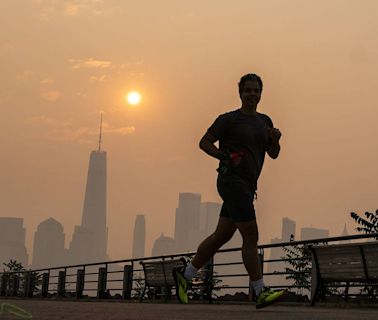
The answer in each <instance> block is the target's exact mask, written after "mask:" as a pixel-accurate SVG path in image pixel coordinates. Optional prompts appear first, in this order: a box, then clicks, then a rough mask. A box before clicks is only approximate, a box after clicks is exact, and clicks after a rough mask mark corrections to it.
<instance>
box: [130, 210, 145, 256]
mask: <svg viewBox="0 0 378 320" xmlns="http://www.w3.org/2000/svg"><path fill="white" fill-rule="evenodd" d="M145 245H146V223H145V219H144V215H142V214H138V215H137V216H136V218H135V225H134V236H133V251H132V258H133V259H135V258H144V249H145Z"/></svg>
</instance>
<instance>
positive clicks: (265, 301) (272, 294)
mask: <svg viewBox="0 0 378 320" xmlns="http://www.w3.org/2000/svg"><path fill="white" fill-rule="evenodd" d="M284 293H285V290H280V291H274V290H272V289H270V288H268V287H264V288H263V289H262V290H261V292H260V294H259V296H258V297H257V302H256V309H260V308H264V307H267V306H270V305H271V304H273V303H275V302H277V301H279V298H281V297H282V296H283V294H284Z"/></svg>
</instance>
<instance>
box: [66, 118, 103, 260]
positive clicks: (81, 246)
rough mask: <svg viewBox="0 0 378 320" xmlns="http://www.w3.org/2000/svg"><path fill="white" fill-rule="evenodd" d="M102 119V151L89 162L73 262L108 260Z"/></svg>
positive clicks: (73, 247) (73, 237)
mask: <svg viewBox="0 0 378 320" xmlns="http://www.w3.org/2000/svg"><path fill="white" fill-rule="evenodd" d="M101 132H102V117H101V126H100V139H99V147H98V150H95V151H92V152H91V155H90V159H89V167H88V177H87V186H86V189H85V199H84V207H83V215H82V220H81V225H80V226H75V230H74V233H73V236H72V241H71V243H70V248H69V255H70V258H69V260H70V262H71V263H83V262H87V263H89V262H95V261H104V260H107V259H108V256H107V240H108V228H107V226H106V152H105V151H102V150H101Z"/></svg>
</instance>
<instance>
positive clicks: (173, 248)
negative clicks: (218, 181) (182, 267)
mask: <svg viewBox="0 0 378 320" xmlns="http://www.w3.org/2000/svg"><path fill="white" fill-rule="evenodd" d="M183 193H184V194H188V193H185V192H183ZM189 194H190V193H189ZM202 205H205V206H210V209H208V210H209V211H210V212H211V211H212V212H213V213H214V210H216V209H215V207H216V205H218V206H219V207H218V209H220V206H221V204H220V203H208V202H201V206H202ZM211 207H212V208H211ZM203 214H205V217H204V216H201V219H205V218H208V216H207V214H206V213H205V211H204V212H203ZM136 217H139V218H137V219H136V221H135V222H136V223H135V225H139V227H138V228H140V222H141V221H139V222H138V223H137V221H138V220H140V219H141V218H140V217H143V223H142V225H143V226H144V228H145V224H146V221H145V220H144V216H143V215H137V216H136ZM4 219H5V220H6V219H7V218H6V217H0V230H1V228H2V225H1V222H2V221H3V220H4ZM11 219H13V220H14V221H15V222H17V223H18V224H20V223H21V224H22V221H23V218H11ZM5 220H4V221H5ZM214 221H215V220H214ZM47 225H49V226H50V228H51V227H52V230H53V231H52V230H51V229H50V230H47ZM293 228H294V229H293ZM43 229H44V230H45V231H44V233H45V234H46V232H47V234H49V235H48V236H46V235H45V236H44V238H43V237H42V238H41V235H38V234H37V233H38V232H39V233H41V230H43ZM299 229H300V231H301V233H300V234H301V237H300V238H299V239H297V240H310V239H315V238H322V237H327V236H331V237H332V236H342V235H348V234H349V232H348V229H347V226H346V223H344V225H343V226H342V225H340V232H339V233H338V234H334V235H332V234H329V230H327V229H319V228H313V227H309V226H303V227H300V228H299ZM56 230H58V231H59V232H56ZM210 230H211V229H209V230H207V232H204V230H202V229H201V228H199V229H198V230H197V232H198V235H199V236H201V237H202V238H201V237H199V238H198V241H201V240H202V239H203V237H205V236H206V235H208V234H209V232H210ZM293 230H294V235H295V232H296V221H294V220H292V219H290V218H287V217H284V218H282V227H281V237H280V238H278V237H275V238H273V239H271V241H270V242H269V243H279V242H287V241H288V240H286V239H284V238H285V237H287V235H289V234H291V233H292V232H293ZM24 232H27V230H25V231H24ZM60 234H62V235H60ZM303 235H305V236H303ZM315 235H316V236H315ZM134 236H136V237H137V238H138V237H139V236H138V235H135V234H134ZM22 237H24V238H25V234H24V235H22V234H21V238H20V239H22ZM38 237H39V239H38ZM24 238H23V239H24ZM64 238H65V231H64V226H62V224H61V223H60V222H59V221H57V220H55V219H54V218H52V217H50V218H48V219H47V220H45V221H42V222H41V223H40V224H39V225H38V228H37V230H36V231H35V233H34V242H33V250H26V252H25V254H26V256H27V257H29V261H28V264H27V265H28V266H32V267H33V268H35V267H47V266H58V265H69V264H72V263H71V261H72V258H71V257H70V253H69V247H66V246H63V243H64ZM47 240H48V242H47ZM57 241H58V243H59V244H56V242H57ZM18 242H20V241H18ZM21 242H22V241H21ZM24 242H25V240H24ZM159 242H160V243H159ZM49 243H50V244H51V248H50V247H49V246H50V245H49V246H48V247H45V248H41V246H42V247H44V246H46V244H49ZM198 244H199V242H198ZM260 244H263V243H261V242H260ZM134 245H136V243H135V242H134V243H133V246H134ZM156 245H158V248H157V247H156ZM240 245H241V237H240V234H237V235H235V236H234V237H233V239H232V240H231V241H230V242H229V243H227V244H226V245H225V246H224V247H223V248H231V247H238V246H240ZM165 246H166V247H165ZM21 247H22V246H21ZM150 248H151V251H150V252H151V255H154V248H155V250H157V251H156V252H155V253H157V254H158V255H164V254H172V253H179V252H184V251H188V250H178V248H177V243H176V242H175V239H174V238H173V235H172V236H170V235H164V233H163V232H161V234H160V236H159V237H157V238H156V239H153V241H152V243H151V244H150ZM165 248H167V251H165ZM54 249H55V252H54V251H52V250H54ZM195 249H196V246H195V244H193V247H192V248H191V249H190V250H189V251H194V250H195ZM18 250H20V249H18ZM138 250H142V249H141V248H139V249H137V250H136V251H138ZM270 251H271V252H270V255H269V256H270V259H277V258H280V257H281V256H282V254H283V250H282V249H281V248H276V249H270ZM46 252H47V253H48V256H49V258H47V257H46ZM238 255H239V254H238V253H236V254H235V256H236V257H237V258H239V256H238ZM18 256H19V254H16V258H17V257H18ZM144 256H150V254H149V253H147V255H145V254H144V255H142V256H138V257H137V256H135V257H134V256H132V255H130V256H123V257H120V258H123V259H131V258H142V257H144ZM31 257H33V258H32V260H31ZM10 258H11V257H10ZM23 259H24V258H22V262H24V260H23ZM26 259H27V258H26ZM46 259H47V260H46ZM49 259H50V260H51V264H49V263H48V262H47V261H50V260H49ZM114 259H115V258H113V257H111V256H110V257H109V260H114ZM0 260H1V259H0ZM36 260H37V261H36ZM3 262H8V261H3ZM84 262H90V261H84ZM282 267H283V264H282V263H281V264H278V263H271V264H270V265H269V269H268V272H272V271H274V270H278V269H280V268H282Z"/></svg>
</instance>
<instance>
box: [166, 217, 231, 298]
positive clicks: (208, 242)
mask: <svg viewBox="0 0 378 320" xmlns="http://www.w3.org/2000/svg"><path fill="white" fill-rule="evenodd" d="M235 231H236V225H235V224H234V223H233V222H232V220H231V219H230V218H226V217H220V218H219V221H218V225H217V228H216V229H215V231H214V233H213V234H212V235H210V236H209V237H207V238H206V239H205V240H204V241H202V243H201V244H200V245H199V247H198V249H197V253H196V255H195V256H194V258H193V260H192V261H191V262H190V263H189V264H188V265H187V266H186V268H185V270H184V271H180V270H174V272H173V277H174V279H175V284H176V296H177V299H178V300H179V301H180V302H181V303H188V295H187V289H188V282H189V281H191V280H192V278H193V277H194V276H195V275H196V273H197V270H198V269H199V268H201V267H202V266H203V265H204V264H205V263H206V262H207V261H209V259H210V258H211V257H212V256H213V255H214V254H215V253H216V252H217V251H218V249H219V248H220V247H221V246H222V245H223V244H225V243H226V242H227V241H229V240H230V239H231V238H232V236H233V235H234V233H235Z"/></svg>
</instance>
